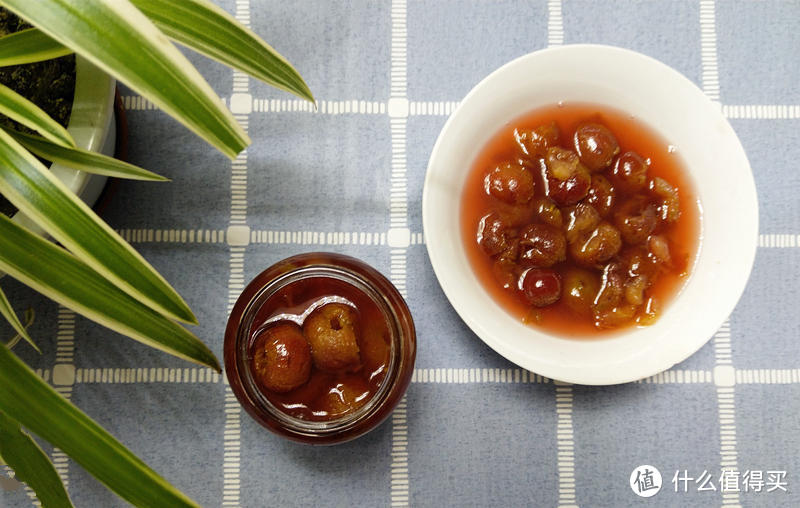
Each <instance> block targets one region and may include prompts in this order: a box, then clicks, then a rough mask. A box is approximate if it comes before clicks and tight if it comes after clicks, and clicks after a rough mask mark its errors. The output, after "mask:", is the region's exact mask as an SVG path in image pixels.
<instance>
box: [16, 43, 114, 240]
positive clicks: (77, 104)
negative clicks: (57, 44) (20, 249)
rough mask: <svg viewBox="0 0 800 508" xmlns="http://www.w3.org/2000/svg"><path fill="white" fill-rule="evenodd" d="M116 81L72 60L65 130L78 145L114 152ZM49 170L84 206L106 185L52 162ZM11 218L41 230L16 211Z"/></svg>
mask: <svg viewBox="0 0 800 508" xmlns="http://www.w3.org/2000/svg"><path fill="white" fill-rule="evenodd" d="M116 85H117V83H116V80H114V79H113V78H112V77H111V76H109V75H108V74H106V73H104V72H103V71H101V70H100V69H98V68H97V67H95V66H94V65H93V64H92V63H90V62H89V61H88V60H86V59H84V58H82V57H80V56H77V57H76V59H75V99H74V100H73V103H72V113H71V115H70V118H69V125H67V131H69V133H70V134H71V135H72V137H73V139H75V143H76V144H77V145H78V147H79V148H83V149H85V150H91V151H94V152H100V153H103V154H105V155H114V146H115V144H116V139H117V125H116V122H114V90H115V89H116ZM50 171H52V172H53V174H54V175H55V176H56V177H58V178H59V179H60V180H61V181H62V182H64V184H65V185H66V186H67V187H68V188H69V189H70V190H71V191H72V192H74V193H75V194H77V195H78V196H80V197H81V199H83V201H85V202H86V203H87V204H88V205H90V206H91V205H93V204H94V202H95V201H97V198H98V197H99V196H100V192H102V190H103V187H104V186H105V184H106V179H107V178H106V177H105V176H100V175H92V174H89V173H84V172H83V171H78V170H75V169H72V168H69V167H66V166H64V165H62V164H53V165H52V166H51V167H50ZM12 220H13V221H14V222H16V223H18V224H20V225H22V226H24V227H26V228H28V229H29V230H31V231H35V232H38V233H40V234H41V233H43V230H42V229H41V228H40V227H39V226H37V225H36V224H34V223H33V221H31V220H30V219H29V218H28V217H27V216H25V214H22V213H20V212H17V213H16V214H15V215H14V217H13V218H12Z"/></svg>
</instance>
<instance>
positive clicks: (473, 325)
mask: <svg viewBox="0 0 800 508" xmlns="http://www.w3.org/2000/svg"><path fill="white" fill-rule="evenodd" d="M574 52H586V53H587V54H591V55H594V56H596V57H601V56H608V55H612V56H614V57H620V58H624V59H633V60H638V61H640V62H642V63H643V64H645V65H648V66H652V67H653V68H656V69H658V70H659V71H660V72H668V73H669V74H670V75H671V77H672V79H675V82H676V83H677V84H678V85H679V86H681V87H683V88H685V89H686V92H685V93H690V94H693V96H698V95H699V96H702V100H703V101H704V102H705V103H707V106H709V108H708V109H709V114H711V115H715V117H714V120H716V121H720V122H721V125H723V126H724V127H723V128H724V131H725V132H724V133H723V135H724V137H725V138H726V139H728V138H729V139H730V141H731V142H732V143H733V146H734V152H735V153H734V154H733V155H732V156H733V157H735V158H738V160H740V162H742V163H743V164H744V167H746V169H747V171H746V174H742V175H741V176H742V183H743V184H744V187H745V188H744V189H743V197H744V199H745V200H746V203H744V204H745V206H744V208H745V209H747V210H748V212H747V217H748V218H749V221H748V224H746V226H747V227H745V228H744V229H743V230H742V231H741V236H742V238H743V239H744V240H743V242H744V244H745V246H746V247H745V249H744V251H743V252H742V253H741V259H742V262H741V263H740V267H742V268H744V267H745V266H746V270H743V272H744V273H743V274H739V275H737V276H735V279H736V280H735V281H734V282H733V283H732V284H733V289H732V290H731V291H729V292H728V293H725V294H722V295H721V299H722V300H724V302H723V303H722V304H721V305H717V308H716V312H714V313H713V316H711V317H709V318H707V319H705V320H704V322H705V324H704V326H702V327H701V328H702V329H703V333H701V334H697V335H698V336H696V337H692V338H690V339H686V338H684V337H680V338H679V340H680V344H678V346H679V347H678V346H675V347H668V346H666V345H664V344H660V345H659V344H655V345H656V346H658V347H654V346H653V345H651V344H648V345H646V347H644V351H645V352H647V351H649V350H652V353H655V354H657V355H656V356H653V355H651V357H649V358H644V359H643V358H640V357H638V356H637V357H636V358H635V360H636V362H637V363H635V364H634V363H632V362H628V363H627V364H623V363H620V364H614V365H608V366H606V367H607V368H605V369H604V370H599V369H600V368H602V366H601V367H598V368H597V369H588V370H585V369H576V368H572V367H570V366H564V365H559V363H558V361H553V360H552V359H549V360H548V359H546V358H545V359H542V358H536V357H532V356H531V355H530V354H527V353H526V354H525V355H520V352H519V351H518V349H517V348H514V347H512V346H511V345H509V344H508V343H507V341H505V340H503V339H502V338H500V337H497V333H496V332H495V331H493V330H492V329H490V328H488V327H487V326H486V325H485V324H484V323H483V322H481V320H480V319H476V318H475V317H474V316H472V315H470V314H469V313H468V312H465V308H463V307H462V305H460V303H459V302H460V301H461V298H463V295H460V294H457V293H456V292H455V288H454V287H451V284H450V283H449V282H448V276H449V275H447V272H448V271H449V269H450V267H448V266H447V264H448V260H447V259H443V256H444V255H443V254H442V253H441V247H440V246H439V245H438V244H437V242H439V240H438V239H437V236H436V235H435V234H432V231H433V229H435V228H433V227H432V224H433V223H434V222H435V218H434V215H433V214H434V212H433V211H432V210H433V205H432V204H431V199H432V198H431V196H432V195H433V193H434V191H432V187H433V184H432V183H431V182H432V180H433V178H434V174H435V172H436V166H437V164H439V162H438V161H439V159H441V158H442V157H443V156H442V155H441V152H442V151H443V148H442V146H443V145H444V144H445V140H446V139H447V138H448V136H450V133H451V131H453V130H454V128H455V127H454V126H455V125H456V124H458V123H460V122H463V121H464V119H463V118H462V116H463V115H464V114H465V113H464V111H465V110H466V109H467V108H468V105H469V104H470V103H471V102H472V101H473V100H474V98H475V96H477V95H479V94H484V93H487V92H486V90H484V89H486V88H490V87H492V86H493V85H495V84H496V83H495V82H496V81H497V80H498V79H500V77H502V76H503V75H505V74H506V73H509V72H511V71H510V69H515V68H516V67H518V66H522V67H525V66H529V65H532V64H533V63H535V61H536V60H538V59H540V58H542V57H543V56H545V55H547V56H548V57H550V56H552V55H553V54H556V55H559V54H566V53H574ZM695 98H696V97H695ZM696 99H697V98H696ZM697 100H701V99H697ZM587 102H591V101H587ZM473 109H474V108H473ZM712 109H713V113H711V110H712ZM717 117H718V118H717ZM509 119H511V118H509ZM473 121H474V119H473ZM698 187H699V186H698ZM696 190H698V194H699V190H700V189H699V188H698V189H696ZM459 199H460V196H459ZM703 215H704V213H702V212H701V216H700V225H701V228H702V227H703V226H704V219H705V218H704V217H703ZM422 219H423V229H424V231H425V238H426V247H427V250H428V255H429V258H430V261H431V265H432V267H433V269H434V273H435V274H436V277H437V279H438V281H439V284H440V286H441V287H442V290H443V292H444V293H445V296H446V297H447V299H448V300H449V302H450V304H451V306H452V307H453V308H454V309H455V310H456V312H457V313H458V315H459V316H460V317H461V319H462V320H463V321H464V322H465V323H466V324H467V326H468V327H469V328H470V329H471V330H472V331H473V332H474V333H475V334H476V335H478V337H479V338H480V339H481V340H482V341H483V342H484V343H486V344H487V345H488V346H489V347H491V348H492V349H494V350H495V351H496V352H497V353H499V354H500V355H501V356H503V357H505V358H506V359H508V360H509V361H511V362H513V363H516V364H517V365H519V366H520V367H523V368H526V369H528V370H530V371H532V372H536V373H537V374H540V375H543V376H546V377H548V378H551V379H555V380H559V381H563V382H569V383H577V384H589V385H610V384H618V383H624V382H630V381H635V380H639V379H643V378H646V377H648V376H652V375H654V374H657V373H659V372H662V371H664V370H666V369H668V368H670V367H672V366H673V365H675V364H676V363H678V362H680V361H683V360H685V359H686V358H688V357H689V356H691V355H692V354H694V353H695V352H696V351H697V350H698V349H700V348H701V347H702V346H703V345H704V344H705V343H706V342H708V341H709V340H710V339H711V338H712V337H713V335H714V333H715V332H716V331H717V330H718V329H719V327H720V325H722V324H723V323H724V322H725V320H726V319H727V318H728V316H729V315H730V313H731V312H732V311H733V309H734V307H735V306H736V303H737V302H738V300H739V298H740V297H741V294H742V292H743V291H744V288H745V286H746V283H747V280H748V279H749V274H750V272H751V270H752V266H753V262H754V259H755V253H756V248H757V244H758V202H757V196H756V190H755V182H754V178H753V174H752V168H751V167H750V164H749V161H748V160H747V156H746V154H745V152H744V149H743V148H742V146H741V142H740V140H739V139H738V137H737V136H736V133H735V132H734V131H733V128H732V127H731V125H730V123H729V122H728V121H727V119H726V118H725V117H724V116H723V115H722V110H721V108H720V107H719V103H715V102H714V101H711V100H710V99H709V98H708V97H707V96H706V95H705V94H704V93H703V92H702V90H700V88H698V87H697V85H695V84H694V83H693V82H692V81H690V80H689V79H688V78H686V77H685V76H683V75H682V74H681V73H680V72H678V71H676V70H675V69H673V68H671V67H669V66H667V65H666V64H664V63H662V62H660V61H658V60H656V59H654V58H652V57H649V56H647V55H643V54H641V53H638V52H636V51H632V50H629V49H624V48H619V47H615V46H607V45H598V44H576V45H565V46H558V47H553V48H547V49H542V50H538V51H534V52H532V53H528V54H526V55H523V56H520V57H518V58H516V59H514V60H512V61H510V62H508V63H506V64H504V65H502V66H501V67H499V68H498V69H496V70H495V71H493V72H492V73H490V74H489V75H488V76H486V77H485V78H483V79H482V80H481V81H480V82H479V83H478V84H477V85H475V86H474V87H473V88H472V89H471V90H470V92H469V93H467V95H466V96H465V97H464V99H463V100H462V101H461V102H460V103H459V105H458V107H457V108H456V109H455V110H454V111H453V113H452V114H451V115H450V117H449V118H448V120H447V122H446V123H445V125H444V127H443V128H442V130H441V132H440V134H439V137H438V138H437V140H436V143H435V144H434V147H433V149H432V151H431V155H430V159H429V161H428V167H427V172H426V176H425V183H424V186H423V194H422ZM701 231H702V229H701ZM459 235H460V234H459ZM459 239H460V236H459ZM703 247H704V246H703V233H701V239H700V241H699V245H698V247H697V256H696V260H695V264H697V262H698V261H699V259H700V258H701V257H702V256H703ZM693 277H694V272H692V274H691V275H690V277H689V278H688V279H687V281H686V283H684V288H685V287H686V286H687V285H688V284H689V282H690V279H692V278H693ZM680 291H681V292H682V291H683V289H681V290H680ZM680 297H681V295H680V294H679V295H676V296H675V298H674V299H673V303H674V302H676V301H677V300H679V299H680ZM498 308H499V307H498ZM723 311H724V312H723ZM657 326H658V323H657V324H656V325H653V328H655V327H657ZM526 329H528V330H531V333H532V334H533V335H536V336H538V337H539V338H541V337H549V339H550V340H558V341H569V342H577V341H575V340H571V339H568V338H563V337H556V336H554V335H550V334H547V333H545V332H543V331H542V330H540V329H533V328H530V327H526ZM636 330H639V329H637V328H634V329H628V330H622V331H621V332H619V334H617V335H614V336H610V337H608V338H605V337H604V338H599V339H597V340H591V341H587V342H598V341H607V340H615V339H616V338H618V337H626V336H629V335H631V334H632V333H636ZM556 360H557V359H556ZM609 367H610V368H609Z"/></svg>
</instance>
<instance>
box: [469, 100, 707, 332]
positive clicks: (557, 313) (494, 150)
mask: <svg viewBox="0 0 800 508" xmlns="http://www.w3.org/2000/svg"><path fill="white" fill-rule="evenodd" d="M553 123H554V124H555V126H557V128H558V131H559V138H558V143H557V146H558V147H561V148H563V149H568V150H574V151H577V150H576V148H575V141H574V136H575V132H576V129H578V127H579V126H581V125H585V124H587V123H592V124H600V125H603V126H605V127H607V128H608V129H609V130H610V131H611V132H612V133H613V135H614V136H615V137H616V140H617V141H618V144H619V149H620V150H619V155H622V154H624V153H626V152H628V151H635V152H636V153H638V154H640V155H641V156H642V158H644V159H646V161H647V162H648V163H649V165H648V168H647V177H648V181H649V182H652V180H653V179H654V178H656V177H658V178H661V179H663V180H665V181H666V182H669V184H670V185H671V186H672V187H673V188H674V189H676V190H677V191H678V196H679V202H680V217H679V218H678V219H677V220H676V221H674V222H671V223H669V224H662V225H659V226H658V228H657V229H656V230H655V231H653V235H658V236H659V238H660V239H662V240H665V241H666V244H667V245H668V247H669V253H670V258H671V259H670V262H669V263H665V264H663V266H660V267H659V270H658V276H657V278H656V277H654V281H651V284H650V286H649V287H648V288H647V289H646V290H645V292H644V297H645V299H646V300H647V301H648V302H652V305H653V307H656V306H657V307H658V309H657V312H654V313H652V316H651V318H653V319H657V315H659V314H660V313H661V312H662V311H664V309H665V307H666V306H667V304H668V303H669V301H670V299H671V298H673V297H674V295H675V294H676V293H678V291H679V290H680V288H681V287H682V285H683V284H684V282H685V281H686V279H687V275H688V273H689V271H690V269H691V267H692V265H693V263H694V260H695V257H696V254H697V247H698V241H699V233H700V206H699V203H698V202H697V199H696V195H695V192H694V190H693V187H692V180H691V176H690V174H689V169H688V168H686V167H685V165H684V162H683V160H682V159H681V156H680V151H679V150H678V149H677V148H676V147H673V146H671V145H670V144H669V141H668V140H665V139H663V138H661V136H659V135H658V134H657V133H656V132H655V131H654V130H653V129H651V128H649V127H648V126H647V125H644V124H643V123H642V122H641V121H639V120H637V119H636V118H633V117H631V115H628V114H626V113H623V112H620V111H617V110H614V109H610V108H607V107H604V106H600V105H595V104H560V105H555V104H554V105H552V106H548V107H545V108H542V109H537V110H535V111H531V112H529V113H527V114H524V115H522V116H520V117H518V118H516V119H514V120H512V121H510V122H509V123H508V124H506V125H505V126H504V127H503V128H502V129H500V131H499V132H497V133H496V134H495V135H494V136H493V137H492V138H491V139H490V141H489V142H488V143H487V144H486V146H484V147H483V149H482V150H481V151H480V153H479V155H478V157H477V158H476V160H475V162H474V164H473V165H472V167H471V168H469V175H468V178H467V181H466V185H465V188H464V193H463V195H462V198H461V203H462V204H461V212H460V213H461V217H460V219H461V237H462V240H463V247H464V249H465V251H466V254H467V257H468V259H469V261H470V264H471V266H472V268H473V270H474V272H475V274H476V276H477V277H478V279H479V280H480V282H481V284H482V285H483V287H484V288H485V289H486V291H487V292H488V293H489V294H490V295H491V297H492V298H493V299H494V300H495V301H496V302H498V304H499V305H500V306H501V307H502V308H504V309H505V310H506V311H507V312H509V313H511V314H512V315H514V316H515V317H517V318H519V319H520V320H523V321H524V322H526V323H528V324H530V325H531V326H536V327H541V328H544V329H547V330H549V331H552V332H555V333H556V334H558V335H561V336H565V337H597V336H602V335H604V334H607V333H608V332H609V331H613V330H618V329H621V328H625V327H628V326H636V325H637V324H645V321H644V320H640V319H639V317H638V316H640V315H642V313H643V312H644V311H643V310H639V311H637V314H636V316H635V317H632V318H631V319H628V320H625V321H623V322H618V323H615V324H614V325H613V326H606V324H604V325H602V326H601V325H598V320H597V319H596V313H595V314H594V315H592V311H591V310H588V311H587V312H576V310H575V306H574V305H572V306H570V305H568V304H567V302H566V299H565V298H560V299H559V300H557V301H555V303H551V304H547V305H543V306H541V307H539V306H535V305H532V304H531V301H536V300H535V299H534V300H531V296H530V294H529V295H528V297H527V298H526V296H525V295H524V292H523V284H522V279H519V283H517V282H512V283H511V284H509V281H508V280H507V279H505V277H506V275H505V274H502V275H500V276H499V275H498V273H500V272H499V270H498V268H497V266H498V265H497V262H498V256H500V255H498V254H491V255H489V254H487V249H486V248H485V246H482V245H481V243H480V242H481V239H482V236H481V231H482V230H481V227H482V226H481V224H482V222H481V221H482V220H485V218H486V217H487V216H488V215H489V214H492V213H495V214H501V215H502V214H508V213H509V210H510V209H511V208H513V207H517V208H516V209H519V206H522V207H523V208H524V207H525V206H528V205H527V204H522V205H517V204H513V205H509V203H508V202H503V201H502V199H498V196H502V195H501V194H499V193H498V192H495V193H494V194H492V193H491V192H490V189H489V185H490V184H489V183H487V182H489V180H488V178H489V177H488V176H487V175H489V174H490V173H491V172H492V171H493V168H498V167H499V166H503V165H506V166H504V167H505V168H507V167H508V166H507V163H508V162H509V161H513V164H517V163H519V164H520V165H522V166H523V167H524V169H525V170H526V171H529V172H530V173H531V174H532V175H533V183H534V191H533V195H534V198H533V199H532V200H531V202H533V201H535V200H537V199H545V198H547V199H550V196H549V190H548V182H547V181H546V180H547V178H548V177H547V174H548V173H546V171H549V169H547V168H548V166H547V165H546V164H545V161H544V158H541V157H539V158H538V160H537V157H534V156H531V155H525V154H522V153H521V151H520V144H519V142H518V139H519V133H522V132H526V131H530V130H532V129H536V128H537V127H541V126H547V125H552V124H553ZM619 155H617V156H616V157H619ZM523 159H525V160H523ZM613 166H614V163H611V164H610V166H608V167H607V168H606V169H602V170H599V171H598V170H595V171H597V172H592V173H591V174H600V175H605V176H608V175H609V173H610V172H611V171H612V167H613ZM494 171H497V170H496V169H494ZM512 176H513V175H512ZM526 178H527V177H526ZM609 178H610V177H609ZM523 183H525V182H523ZM650 184H651V183H650ZM526 185H527V184H526ZM551 186H552V181H551ZM497 189H500V192H504V189H502V188H500V187H497ZM497 189H496V190H497ZM506 190H507V188H506ZM615 192H616V197H617V199H616V201H615V203H616V204H615V205H614V207H612V208H611V209H610V211H608V212H607V215H606V216H604V218H603V221H605V222H608V223H610V224H614V219H613V217H615V215H614V214H615V213H617V211H618V209H619V207H620V204H621V203H622V202H625V201H627V200H630V199H633V198H636V197H637V194H642V195H643V196H646V197H642V198H641V199H647V200H651V201H652V200H653V197H652V196H653V194H652V192H651V191H650V193H649V194H648V192H649V191H648V190H646V189H645V190H637V191H635V192H634V191H629V190H623V189H620V188H615ZM506 197H508V195H506ZM640 197H641V196H640ZM509 199H513V198H509ZM581 202H586V200H585V199H583V200H581ZM571 206H572V207H574V206H575V203H571V204H570V206H565V205H561V204H559V205H558V208H560V211H561V212H562V214H563V217H564V220H565V222H566V219H567V216H568V212H569V210H570V209H571ZM510 213H511V215H513V214H515V213H517V212H514V211H512V212H510ZM526 213H527V212H526ZM537 222H538V223H541V221H540V220H539V219H536V218H533V219H530V223H537ZM526 225H530V224H528V223H524V224H520V225H515V226H513V227H510V226H509V227H508V229H509V230H513V231H512V232H511V233H508V235H509V238H510V237H511V235H516V237H517V238H523V239H524V235H523V232H524V231H525V230H524V227H525V226H526ZM647 241H649V239H648V240H647ZM645 245H646V244H645ZM632 248H634V246H633V245H628V244H627V242H626V243H625V244H624V245H623V247H622V249H621V250H620V252H619V254H617V255H615V256H614V257H613V258H611V259H609V260H604V261H603V262H602V263H598V264H596V265H592V266H587V264H586V263H585V262H584V263H580V262H576V259H574V258H573V256H571V255H570V254H569V252H570V250H569V248H568V249H567V253H568V254H567V256H566V258H565V259H561V260H560V261H559V262H557V263H555V264H554V265H549V266H546V267H545V268H542V270H544V271H547V272H548V274H546V275H548V276H549V277H550V278H549V279H548V278H547V277H541V278H540V279H537V282H538V286H537V287H538V288H541V289H543V290H544V289H548V285H549V284H550V281H551V279H552V280H555V278H557V279H559V280H560V281H564V280H565V277H567V280H569V274H571V273H574V271H575V270H576V269H580V270H588V271H590V272H592V273H593V275H592V276H593V277H599V278H600V280H602V276H603V275H602V274H603V268H604V267H605V266H606V265H607V264H609V263H617V262H621V261H620V260H621V258H622V257H624V256H627V255H628V251H627V250H626V249H628V250H629V249H632ZM636 248H639V247H636ZM515 259H516V258H515ZM626 259H627V258H626ZM515 263H517V265H514V266H515V267H516V270H517V271H516V272H514V273H515V276H518V274H519V273H520V272H524V271H525V270H540V267H538V266H533V265H530V264H528V265H520V264H519V261H515ZM529 289H531V290H532V291H535V290H536V288H533V286H531V288H529ZM534 296H535V295H534ZM562 296H563V294H562ZM573 302H574V301H573ZM537 303H547V302H546V300H543V301H542V302H537ZM643 307H644V306H642V309H643ZM667 311H668V310H667ZM651 322H652V321H651Z"/></svg>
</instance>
